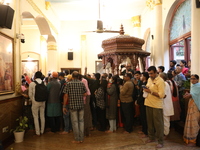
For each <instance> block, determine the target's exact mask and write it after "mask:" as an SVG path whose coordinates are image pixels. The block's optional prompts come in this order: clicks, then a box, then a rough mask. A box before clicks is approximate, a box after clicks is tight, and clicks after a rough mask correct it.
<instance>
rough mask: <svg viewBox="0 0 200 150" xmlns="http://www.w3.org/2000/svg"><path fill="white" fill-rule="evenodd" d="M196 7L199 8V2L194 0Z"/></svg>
mask: <svg viewBox="0 0 200 150" xmlns="http://www.w3.org/2000/svg"><path fill="white" fill-rule="evenodd" d="M196 7H197V8H200V0H196Z"/></svg>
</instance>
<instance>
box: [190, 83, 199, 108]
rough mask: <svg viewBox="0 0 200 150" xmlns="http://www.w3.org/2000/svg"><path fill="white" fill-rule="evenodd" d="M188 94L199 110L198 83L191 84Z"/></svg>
mask: <svg viewBox="0 0 200 150" xmlns="http://www.w3.org/2000/svg"><path fill="white" fill-rule="evenodd" d="M190 94H191V95H192V98H193V100H194V102H195V104H196V105H197V107H198V109H199V111H200V83H196V84H192V86H191V91H190Z"/></svg>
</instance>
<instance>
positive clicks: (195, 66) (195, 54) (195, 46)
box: [191, 1, 200, 76]
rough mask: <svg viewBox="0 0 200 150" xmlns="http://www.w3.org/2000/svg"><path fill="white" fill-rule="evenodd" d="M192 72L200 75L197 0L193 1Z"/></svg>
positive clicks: (198, 9) (199, 11) (199, 23)
mask: <svg viewBox="0 0 200 150" xmlns="http://www.w3.org/2000/svg"><path fill="white" fill-rule="evenodd" d="M191 5H192V6H191V7H192V9H191V11H192V13H191V15H192V16H191V37H192V38H191V72H192V74H198V75H199V76H200V68H199V65H200V59H199V56H200V29H199V27H200V22H199V21H198V19H199V18H200V8H196V1H191Z"/></svg>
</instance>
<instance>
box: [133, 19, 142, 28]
mask: <svg viewBox="0 0 200 150" xmlns="http://www.w3.org/2000/svg"><path fill="white" fill-rule="evenodd" d="M131 21H132V23H133V27H141V16H134V17H132V18H131Z"/></svg>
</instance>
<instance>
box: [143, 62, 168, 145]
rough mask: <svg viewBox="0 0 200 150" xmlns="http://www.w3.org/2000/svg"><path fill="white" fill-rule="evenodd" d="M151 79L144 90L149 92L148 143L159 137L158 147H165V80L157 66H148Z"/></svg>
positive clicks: (147, 98)
mask: <svg viewBox="0 0 200 150" xmlns="http://www.w3.org/2000/svg"><path fill="white" fill-rule="evenodd" d="M148 73H149V77H150V78H149V79H148V82H147V85H146V87H144V88H143V89H144V91H145V92H147V93H148V95H147V97H146V99H145V105H146V113H147V125H148V136H149V140H148V141H147V143H150V142H154V141H155V138H157V139H158V145H157V146H156V148H162V147H163V136H164V135H163V133H164V122H163V98H164V97H165V82H164V80H163V79H162V78H161V77H160V76H159V75H158V74H157V70H156V67H155V66H150V67H149V68H148Z"/></svg>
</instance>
